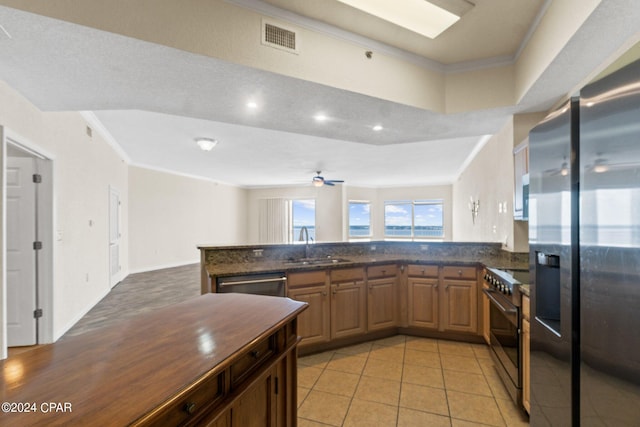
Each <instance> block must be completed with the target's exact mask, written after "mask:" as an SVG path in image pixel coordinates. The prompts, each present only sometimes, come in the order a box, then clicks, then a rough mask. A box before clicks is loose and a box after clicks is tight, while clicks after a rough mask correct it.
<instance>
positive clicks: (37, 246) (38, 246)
mask: <svg viewBox="0 0 640 427" xmlns="http://www.w3.org/2000/svg"><path fill="white" fill-rule="evenodd" d="M40 249H42V242H33V250H34V251H38V250H40Z"/></svg>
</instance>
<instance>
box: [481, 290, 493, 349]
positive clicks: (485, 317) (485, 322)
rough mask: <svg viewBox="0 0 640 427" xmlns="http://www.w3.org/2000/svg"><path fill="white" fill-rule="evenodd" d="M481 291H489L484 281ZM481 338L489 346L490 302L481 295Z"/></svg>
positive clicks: (484, 295) (486, 297)
mask: <svg viewBox="0 0 640 427" xmlns="http://www.w3.org/2000/svg"><path fill="white" fill-rule="evenodd" d="M482 289H489V284H488V283H487V282H485V281H483V282H482ZM481 298H482V337H483V338H484V341H485V342H486V343H487V345H491V324H490V320H489V319H490V317H489V309H490V305H489V304H490V302H489V297H488V296H487V295H486V294H485V293H484V292H483V293H482V296H481Z"/></svg>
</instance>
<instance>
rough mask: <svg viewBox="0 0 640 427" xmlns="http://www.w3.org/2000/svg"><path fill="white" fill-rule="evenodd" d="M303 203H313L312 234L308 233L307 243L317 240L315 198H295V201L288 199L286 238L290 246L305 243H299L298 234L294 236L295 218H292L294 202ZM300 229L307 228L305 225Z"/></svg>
mask: <svg viewBox="0 0 640 427" xmlns="http://www.w3.org/2000/svg"><path fill="white" fill-rule="evenodd" d="M304 201H307V202H308V201H313V234H312V233H311V232H310V233H309V243H312V242H315V241H316V238H317V234H316V233H317V231H318V230H317V227H316V222H317V221H316V219H317V218H316V216H317V212H316V199H315V198H311V197H303V198H297V199H289V200H288V205H289V206H288V210H289V213H288V224H287V229H288V233H287V234H288V237H289V243H292V244H300V243H305V242H304V241H300V240H299V234H298V235H296V233H295V229H296V224H295V216H294V206H293V205H294V203H295V202H304ZM302 227H307V230H308V231H309V229H308V226H307V225H302V226H300V228H302Z"/></svg>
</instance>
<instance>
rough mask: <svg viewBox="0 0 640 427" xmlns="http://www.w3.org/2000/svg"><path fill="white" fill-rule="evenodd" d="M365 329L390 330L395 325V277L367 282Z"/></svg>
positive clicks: (396, 292) (396, 291)
mask: <svg viewBox="0 0 640 427" xmlns="http://www.w3.org/2000/svg"><path fill="white" fill-rule="evenodd" d="M367 288H368V291H369V292H368V295H369V296H368V303H367V311H368V313H369V314H368V316H367V329H368V330H369V331H375V330H378V329H385V328H392V327H394V326H396V325H397V314H396V313H397V309H396V300H397V295H398V290H397V288H398V287H397V280H396V278H395V277H390V278H384V279H373V280H369V281H368V282H367Z"/></svg>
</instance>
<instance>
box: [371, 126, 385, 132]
mask: <svg viewBox="0 0 640 427" xmlns="http://www.w3.org/2000/svg"><path fill="white" fill-rule="evenodd" d="M382 129H384V128H383V127H382V125H375V126H374V127H373V130H375V131H376V132H380V131H381V130H382Z"/></svg>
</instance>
